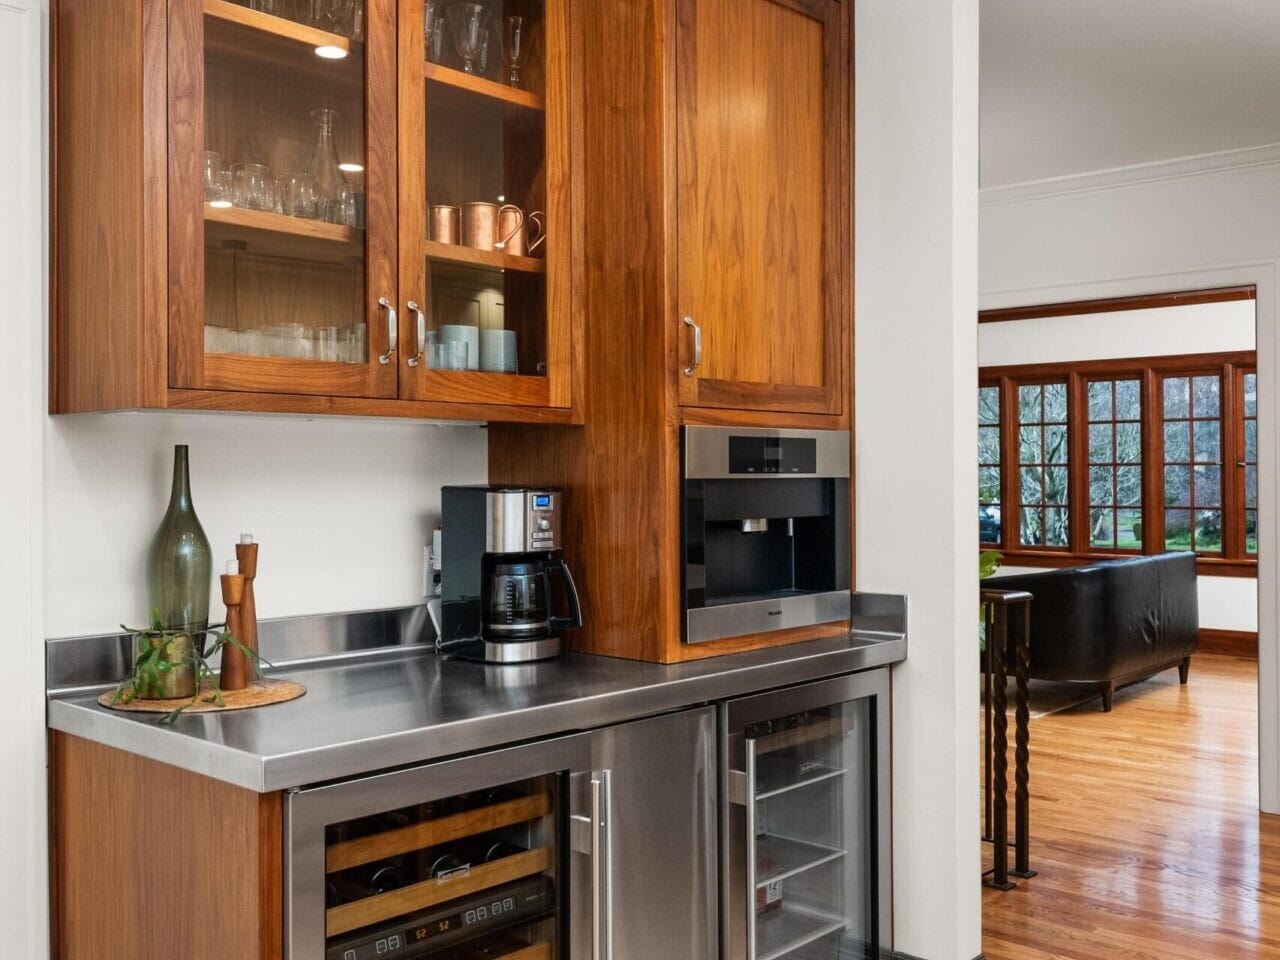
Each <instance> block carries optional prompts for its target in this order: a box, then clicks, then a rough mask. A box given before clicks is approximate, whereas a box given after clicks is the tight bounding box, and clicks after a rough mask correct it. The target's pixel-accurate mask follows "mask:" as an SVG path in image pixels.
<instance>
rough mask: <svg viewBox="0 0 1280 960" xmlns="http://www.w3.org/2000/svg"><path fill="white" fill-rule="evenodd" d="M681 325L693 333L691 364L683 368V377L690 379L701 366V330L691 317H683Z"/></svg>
mask: <svg viewBox="0 0 1280 960" xmlns="http://www.w3.org/2000/svg"><path fill="white" fill-rule="evenodd" d="M683 323H684V325H685V326H686V327H688V328H689V329H690V330H692V331H693V363H691V364H689V366H687V367H685V368H684V375H685V376H686V377H692V376H693V372H694V371H695V370H697V369H698V367H700V366H701V365H702V328H701V327H700V326H698V324H697V321H695V320H694V319H693V317H685V318H684V320H683Z"/></svg>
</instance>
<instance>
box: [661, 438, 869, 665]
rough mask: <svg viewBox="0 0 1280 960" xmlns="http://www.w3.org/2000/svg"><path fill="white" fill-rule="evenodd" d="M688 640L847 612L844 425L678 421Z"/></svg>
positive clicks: (807, 622)
mask: <svg viewBox="0 0 1280 960" xmlns="http://www.w3.org/2000/svg"><path fill="white" fill-rule="evenodd" d="M682 439H683V451H682V452H683V456H684V490H683V516H682V521H683V523H682V534H683V553H684V617H685V641H686V642H688V643H704V642H706V641H708V640H719V639H722V638H727V637H743V636H749V635H751V634H757V633H767V632H771V631H776V630H786V629H791V628H793V627H804V626H814V625H817V624H823V623H832V622H836V621H840V620H847V619H848V618H849V603H850V593H849V590H850V581H849V535H850V529H849V526H850V525H849V460H850V452H849V434H848V432H847V431H843V430H782V429H752V428H745V427H741V428H740V427H685V428H684V433H683V438H682Z"/></svg>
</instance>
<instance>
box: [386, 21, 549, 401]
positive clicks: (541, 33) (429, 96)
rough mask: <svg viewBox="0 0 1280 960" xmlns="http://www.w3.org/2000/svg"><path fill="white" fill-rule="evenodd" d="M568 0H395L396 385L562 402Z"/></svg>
mask: <svg viewBox="0 0 1280 960" xmlns="http://www.w3.org/2000/svg"><path fill="white" fill-rule="evenodd" d="M568 3H569V0H481V2H476V3H471V2H458V0H400V210H401V217H400V223H401V233H400V269H401V273H400V288H401V292H402V296H403V298H404V300H405V304H404V307H405V309H404V312H403V314H402V316H401V342H402V343H403V345H404V347H403V349H402V350H401V368H400V387H401V395H402V396H404V397H408V398H411V399H419V400H438V401H457V402H471V403H497V404H514V405H522V406H548V407H564V406H568V405H569V400H570V397H569V390H570V383H571V377H570V349H571V346H570V325H569V323H570V320H569V317H570V300H569V296H570V294H569V262H570V247H571V244H570V239H569V234H570V217H569V213H568V207H569V190H568V182H569V181H568V167H569V160H568V158H569V142H570V141H569V117H568V110H569V92H568V91H569V62H570V59H571V58H570V56H569V27H568V10H567V6H568Z"/></svg>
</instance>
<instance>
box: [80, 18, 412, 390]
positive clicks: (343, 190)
mask: <svg viewBox="0 0 1280 960" xmlns="http://www.w3.org/2000/svg"><path fill="white" fill-rule="evenodd" d="M275 9H276V11H277V13H278V14H279V15H278V16H276V15H272V14H267V13H263V12H261V11H258V10H252V9H249V8H248V7H247V6H244V5H240V4H236V3H230V2H228V0H169V4H168V41H169V75H168V98H169V142H168V153H169V351H168V353H169V385H170V386H171V387H177V388H188V389H197V390H225V391H240V392H258V393H278V394H310V395H318V396H334V397H377V398H391V397H395V396H396V394H397V391H398V382H397V381H398V371H399V361H398V351H397V349H396V346H397V345H396V339H397V336H398V332H399V330H398V325H397V322H396V313H397V311H398V309H399V304H398V292H397V287H396V283H397V277H396V229H397V216H396V202H397V197H396V33H395V31H396V26H395V20H396V10H395V0H366V3H365V4H364V6H363V10H364V15H363V20H362V21H361V22H359V23H357V22H356V21H355V20H354V19H353V17H354V14H353V13H352V14H348V16H347V18H346V19H344V20H341V21H340V20H334V21H333V22H331V23H324V22H321V23H319V24H316V23H313V22H311V17H310V15H309V11H310V10H311V5H310V4H305V3H297V4H287V5H286V4H278V5H277V6H276V8H275ZM354 9H358V8H356V7H353V10H354ZM104 175H109V172H107V171H104Z"/></svg>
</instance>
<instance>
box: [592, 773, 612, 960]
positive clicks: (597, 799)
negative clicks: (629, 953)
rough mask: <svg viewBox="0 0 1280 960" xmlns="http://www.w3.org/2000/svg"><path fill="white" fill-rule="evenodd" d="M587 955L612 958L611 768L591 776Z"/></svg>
mask: <svg viewBox="0 0 1280 960" xmlns="http://www.w3.org/2000/svg"><path fill="white" fill-rule="evenodd" d="M591 837H592V846H591V866H592V869H593V870H595V871H596V876H595V882H594V883H593V884H592V885H591V957H592V960H613V771H611V770H602V771H601V772H600V773H599V774H597V775H596V776H594V777H592V778H591Z"/></svg>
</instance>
